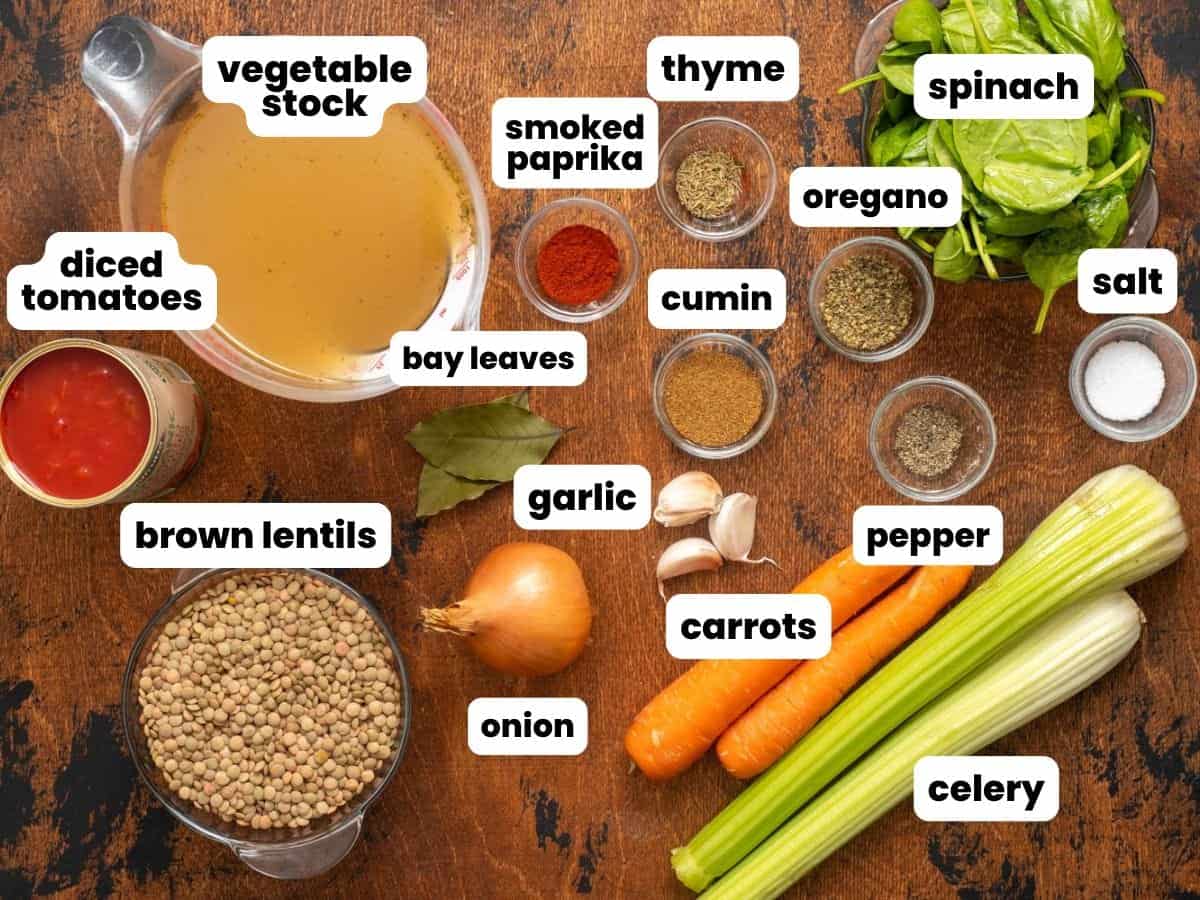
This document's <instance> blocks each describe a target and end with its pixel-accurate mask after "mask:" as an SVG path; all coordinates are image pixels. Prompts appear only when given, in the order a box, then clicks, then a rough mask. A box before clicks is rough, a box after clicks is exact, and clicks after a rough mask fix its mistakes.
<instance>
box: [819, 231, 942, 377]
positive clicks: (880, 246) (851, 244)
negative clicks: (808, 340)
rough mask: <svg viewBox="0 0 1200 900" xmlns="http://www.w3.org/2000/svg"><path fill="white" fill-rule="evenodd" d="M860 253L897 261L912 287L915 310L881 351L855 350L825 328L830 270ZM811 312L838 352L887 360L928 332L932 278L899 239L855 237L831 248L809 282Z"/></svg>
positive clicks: (822, 335) (860, 359) (860, 358)
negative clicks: (824, 304)
mask: <svg viewBox="0 0 1200 900" xmlns="http://www.w3.org/2000/svg"><path fill="white" fill-rule="evenodd" d="M859 254H862V255H876V256H887V257H889V258H890V259H892V260H894V261H896V262H897V263H899V264H900V266H901V267H902V268H903V269H904V271H905V273H906V274H907V275H908V277H909V283H910V284H911V285H912V290H913V311H912V318H910V319H909V321H908V327H907V328H905V329H904V332H903V334H901V335H900V337H898V338H897V339H896V340H895V341H893V342H892V343H890V344H888V345H887V346H886V347H881V348H880V349H878V350H856V349H855V348H853V347H848V346H846V345H845V344H843V343H842V342H841V341H839V340H838V339H837V338H836V337H834V336H833V335H832V334H830V332H829V329H828V328H826V327H825V317H824V316H823V315H822V314H821V301H822V300H823V299H824V298H825V282H826V279H827V278H828V277H829V273H830V272H831V271H832V270H833V268H834V267H835V266H836V265H838V264H839V263H842V262H845V261H846V260H847V259H849V258H850V257H851V256H855V255H859ZM808 312H809V314H810V315H811V316H812V320H813V327H814V328H816V330H817V335H818V336H819V337H820V338H821V340H823V341H824V342H825V343H826V344H828V345H829V346H830V347H832V348H833V349H834V350H836V351H837V352H838V353H840V354H842V355H843V356H848V357H849V358H850V359H854V360H857V361H858V362H871V363H876V362H884V361H885V360H889V359H895V358H896V357H897V356H900V355H901V354H903V353H905V352H906V351H908V349H909V348H910V347H912V346H913V345H914V344H915V343H916V342H917V341H919V340H920V339H921V336H922V335H923V334H925V330H926V329H927V328H928V327H929V323H930V321H931V320H932V319H933V279H932V278H930V277H929V270H928V269H926V268H925V264H924V263H922V262H921V258H920V257H919V256H917V254H915V253H913V251H912V250H910V249H909V248H908V247H906V246H905V245H904V244H902V243H900V242H899V241H895V240H892V239H891V238H886V237H879V236H877V235H870V236H867V237H859V238H854V239H853V240H849V241H846V242H845V243H844V244H838V246H836V247H834V248H833V249H832V250H831V251H829V255H828V256H826V257H825V258H824V259H823V260H821V264H820V265H819V266H817V269H816V271H815V272H813V276H812V279H811V280H810V281H809V283H808Z"/></svg>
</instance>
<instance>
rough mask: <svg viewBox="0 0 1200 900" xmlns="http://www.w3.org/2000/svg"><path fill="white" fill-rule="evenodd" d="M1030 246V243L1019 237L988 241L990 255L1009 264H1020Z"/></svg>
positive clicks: (998, 237)
mask: <svg viewBox="0 0 1200 900" xmlns="http://www.w3.org/2000/svg"><path fill="white" fill-rule="evenodd" d="M1028 246H1029V241H1027V240H1024V239H1023V238H1019V237H1004V236H995V237H989V238H988V241H987V251H988V253H990V254H991V255H992V256H997V257H999V258H1000V259H1007V260H1008V261H1009V262H1020V261H1021V255H1022V254H1023V253H1024V252H1025V248H1026V247H1028Z"/></svg>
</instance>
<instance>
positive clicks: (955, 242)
mask: <svg viewBox="0 0 1200 900" xmlns="http://www.w3.org/2000/svg"><path fill="white" fill-rule="evenodd" d="M967 250H968V244H967V242H966V241H964V240H963V236H962V232H960V231H959V230H958V229H957V228H947V229H946V233H945V234H943V235H942V239H941V240H940V241H939V242H938V245H937V248H936V249H935V250H934V251H933V274H934V276H935V277H937V278H940V279H942V280H943V281H953V282H957V283H959V284H961V283H962V282H964V281H970V280H971V276H973V275H974V274H975V271H976V270H977V269H978V268H979V258H978V257H977V256H972V255H970V254H969V253H968V252H967Z"/></svg>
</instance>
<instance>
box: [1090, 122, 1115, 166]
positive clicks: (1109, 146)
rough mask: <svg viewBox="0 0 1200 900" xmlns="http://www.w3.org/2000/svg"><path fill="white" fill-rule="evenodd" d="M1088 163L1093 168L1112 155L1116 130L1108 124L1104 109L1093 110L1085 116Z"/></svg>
mask: <svg viewBox="0 0 1200 900" xmlns="http://www.w3.org/2000/svg"><path fill="white" fill-rule="evenodd" d="M1086 121H1087V139H1088V155H1087V162H1088V165H1089V166H1091V167H1092V168H1093V169H1094V168H1096V167H1097V166H1099V165H1101V164H1103V163H1105V162H1107V161H1108V159H1109V157H1111V156H1112V152H1113V143H1114V142H1115V141H1116V139H1117V135H1116V132H1115V131H1113V129H1112V127H1111V126H1110V125H1109V119H1108V113H1107V112H1106V111H1105V110H1100V111H1099V112H1094V113H1092V114H1091V115H1090V116H1088V117H1087V120H1086Z"/></svg>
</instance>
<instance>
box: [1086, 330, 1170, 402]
mask: <svg viewBox="0 0 1200 900" xmlns="http://www.w3.org/2000/svg"><path fill="white" fill-rule="evenodd" d="M1166 385H1167V379H1166V375H1165V374H1164V372H1163V364H1162V360H1160V359H1159V358H1158V354H1157V353H1155V352H1154V351H1153V350H1151V349H1150V348H1149V347H1147V346H1146V345H1145V344H1143V343H1142V342H1141V341H1113V342H1112V343H1111V344H1105V345H1104V346H1103V347H1101V348H1100V349H1099V350H1097V351H1096V352H1095V353H1094V354H1093V355H1092V358H1091V359H1090V360H1088V364H1087V369H1086V370H1085V371H1084V373H1083V388H1084V390H1085V391H1086V392H1087V400H1088V403H1089V404H1091V407H1092V409H1094V410H1095V411H1096V413H1097V414H1098V415H1100V416H1103V417H1104V418H1106V419H1110V420H1112V421H1114V422H1136V421H1137V420H1138V419H1144V418H1146V416H1148V415H1150V413H1152V412H1154V408H1155V407H1156V406H1158V402H1159V401H1160V400H1162V395H1163V390H1164V388H1166Z"/></svg>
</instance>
